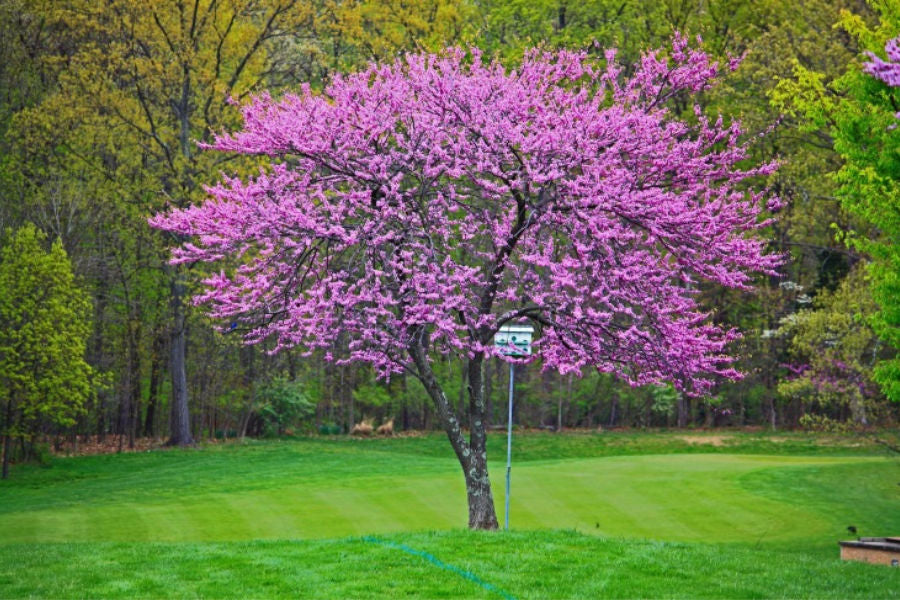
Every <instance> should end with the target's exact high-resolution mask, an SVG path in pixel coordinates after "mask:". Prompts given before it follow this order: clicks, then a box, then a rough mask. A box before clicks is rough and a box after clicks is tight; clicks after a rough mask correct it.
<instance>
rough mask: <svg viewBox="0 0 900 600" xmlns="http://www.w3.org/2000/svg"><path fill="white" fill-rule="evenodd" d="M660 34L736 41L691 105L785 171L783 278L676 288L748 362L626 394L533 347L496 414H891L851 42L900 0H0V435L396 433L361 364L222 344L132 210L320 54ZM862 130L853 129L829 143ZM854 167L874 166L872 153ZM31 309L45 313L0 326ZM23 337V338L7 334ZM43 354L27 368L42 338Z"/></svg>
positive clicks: (167, 242)
mask: <svg viewBox="0 0 900 600" xmlns="http://www.w3.org/2000/svg"><path fill="white" fill-rule="evenodd" d="M675 31H680V32H683V33H685V34H688V35H689V36H691V37H693V36H701V37H702V40H703V42H702V45H703V47H704V48H705V49H706V50H708V51H709V52H711V53H713V54H714V55H716V56H718V57H721V60H722V61H725V62H727V61H728V60H730V59H731V58H733V57H742V58H743V60H742V62H741V64H740V66H739V67H738V68H737V69H736V70H735V71H734V72H732V73H730V74H729V75H728V76H727V77H726V79H725V81H724V82H723V83H722V84H721V85H719V86H718V87H716V88H714V89H712V90H710V91H706V92H704V93H703V95H702V96H701V97H700V98H701V102H702V104H703V106H704V108H705V110H706V111H707V113H709V114H710V115H715V114H717V113H722V114H723V115H724V116H725V118H726V119H730V118H736V119H740V120H741V121H742V123H743V124H744V128H745V130H746V131H747V132H749V134H750V135H753V136H754V137H757V138H758V142H757V143H755V145H754V146H753V151H754V153H755V156H754V157H753V160H754V162H756V163H760V162H764V161H767V160H771V159H773V158H775V159H777V160H779V161H780V163H781V165H782V166H781V168H780V169H779V170H778V171H777V173H776V174H775V175H773V176H771V178H770V181H768V182H767V184H768V185H769V186H770V187H771V188H772V189H773V190H774V191H775V193H777V194H778V195H779V196H780V197H781V198H783V199H784V200H786V204H785V207H784V208H783V209H781V211H780V213H779V214H778V220H777V222H776V223H775V225H773V226H772V227H771V231H770V232H768V233H769V237H770V238H771V239H772V240H773V242H772V243H773V245H774V247H775V249H777V250H778V251H780V252H783V253H785V254H786V255H787V256H788V260H787V261H786V262H785V264H784V266H783V267H782V273H781V276H780V277H770V278H765V279H763V280H760V281H759V282H758V284H757V291H756V292H755V293H746V292H738V291H734V290H725V289H721V288H710V289H703V290H701V292H700V293H701V294H702V297H703V305H704V306H705V307H707V308H708V309H709V310H710V311H711V312H712V314H713V319H714V320H715V321H716V322H718V323H728V324H732V325H734V326H736V327H738V328H740V329H741V330H742V331H743V332H744V337H743V339H741V340H740V341H739V342H737V343H736V344H735V347H734V348H733V351H732V352H733V354H734V355H735V356H738V357H739V361H738V363H737V367H738V369H739V370H741V371H742V372H744V373H745V377H744V378H743V380H741V381H739V382H723V383H722V384H721V385H720V386H719V387H718V389H717V391H716V394H715V395H713V396H710V397H706V398H699V399H697V398H689V397H686V396H683V395H681V394H679V393H677V392H676V391H675V390H674V389H673V388H668V387H646V388H630V387H628V386H627V385H624V384H621V383H619V382H617V381H616V380H614V379H613V378H612V377H611V376H608V375H603V374H597V373H588V372H585V373H584V374H583V376H582V377H576V376H572V375H565V376H560V375H558V374H555V373H550V372H548V373H542V372H541V369H540V364H539V363H532V364H530V365H528V366H527V367H522V368H518V369H517V380H516V386H517V398H519V399H520V402H519V405H518V406H517V410H516V416H515V421H516V423H517V424H519V425H523V426H530V427H544V428H567V427H568V428H571V427H582V428H596V427H598V426H601V427H604V428H607V427H713V426H715V427H721V426H749V425H757V426H760V425H762V426H767V427H773V428H794V427H809V428H822V427H826V428H838V427H862V426H873V425H886V426H889V425H892V424H894V423H896V420H897V418H898V414H900V413H898V408H897V405H896V404H894V403H892V402H891V401H890V400H889V399H888V396H891V395H894V394H893V393H892V390H893V388H892V383H891V382H892V381H893V380H894V379H896V378H893V377H892V373H893V371H892V369H894V368H895V367H893V364H894V363H893V362H892V360H893V358H894V354H895V351H894V350H893V348H892V343H893V340H892V337H891V329H890V319H891V312H890V307H891V298H892V296H891V293H890V285H886V284H884V281H885V277H884V270H885V269H889V267H890V264H891V263H890V260H891V257H892V254H891V248H892V246H891V239H892V235H891V234H892V231H893V230H892V229H891V226H892V225H893V226H896V225H895V224H893V222H892V220H891V219H887V220H881V221H879V219H877V218H873V214H874V215H878V214H886V213H885V212H884V209H885V206H883V205H878V203H877V202H875V201H872V200H871V199H872V198H873V197H875V196H878V194H879V191H878V189H876V187H877V186H876V187H873V185H874V184H872V182H873V181H875V179H873V177H871V176H868V175H866V173H868V171H867V170H866V169H867V166H866V165H867V163H866V161H869V162H870V163H872V164H875V163H877V161H878V160H879V158H878V157H879V156H882V155H884V153H885V148H887V149H889V150H891V151H892V152H888V154H891V155H895V154H896V152H893V150H894V146H892V145H890V144H891V140H892V139H893V138H892V136H891V135H890V132H891V131H892V129H891V124H890V121H889V120H885V119H886V118H892V116H893V112H896V111H897V110H898V107H897V106H893V105H892V103H893V102H894V100H893V97H892V96H890V94H889V93H887V92H886V91H885V90H887V88H886V86H884V85H883V84H881V83H880V82H877V81H874V80H872V81H866V82H863V81H861V80H860V78H859V77H860V76H859V73H860V72H861V68H860V65H861V63H862V61H863V60H865V59H866V58H865V54H864V51H866V50H871V51H875V52H878V53H880V52H881V49H882V48H883V46H884V42H885V41H886V40H887V39H889V38H890V37H893V36H894V35H896V33H897V32H898V31H900V3H897V2H894V1H885V2H873V3H865V2H862V1H855V0H790V1H788V2H784V1H781V0H753V1H751V0H644V1H636V0H581V1H578V2H574V1H568V0H368V1H353V0H345V1H342V0H141V1H138V0H103V1H96V0H2V1H0V57H2V59H0V230H2V231H4V232H5V233H4V234H3V238H2V249H3V252H2V254H0V329H2V330H3V331H4V333H3V334H0V337H2V339H0V357H2V363H0V364H2V369H0V401H2V402H3V405H2V406H0V409H2V410H0V431H2V432H3V433H4V439H5V443H6V449H7V450H6V452H5V453H4V454H5V456H7V457H8V456H9V455H10V454H12V455H13V456H20V457H21V456H22V455H23V454H24V455H27V454H29V453H32V452H34V448H35V442H37V441H42V442H43V441H46V442H48V443H53V442H56V443H63V442H64V441H67V442H76V441H78V439H81V440H82V441H85V440H87V439H88V438H87V436H99V437H100V438H104V437H108V436H117V437H116V438H115V440H116V442H117V443H118V444H119V447H120V448H122V447H127V446H133V445H134V443H135V439H137V438H140V437H153V438H159V439H166V440H170V441H171V442H172V443H176V444H186V443H191V442H192V441H193V440H197V439H205V438H213V437H216V438H221V437H235V436H243V435H283V434H289V433H291V432H292V431H298V432H299V431H318V432H320V433H329V434H336V433H341V432H348V431H349V430H350V428H351V427H352V426H353V424H354V423H357V422H359V421H360V420H362V419H373V420H374V421H375V422H376V423H380V422H383V421H386V420H388V419H391V418H393V419H394V420H395V421H394V423H395V428H396V429H399V430H405V429H428V428H431V427H432V426H433V425H436V423H435V418H434V415H433V408H432V407H430V401H429V400H428V397H427V395H426V394H425V392H424V390H423V389H422V388H421V386H420V384H419V383H418V382H417V381H416V380H414V379H412V378H404V377H394V378H392V379H391V381H390V382H388V383H385V382H381V381H376V379H375V377H374V374H373V372H372V371H371V370H370V368H369V367H367V366H352V365H335V364H334V363H331V362H326V361H324V360H323V359H322V357H321V356H318V355H316V354H313V355H312V356H301V354H300V353H299V352H295V351H285V352H281V353H279V354H277V355H270V354H268V353H267V348H266V347H265V345H264V344H263V345H258V346H244V345H242V344H241V339H240V333H239V332H229V331H228V327H227V324H225V331H226V332H225V333H222V332H221V331H220V329H221V327H222V325H223V324H222V323H212V322H210V321H209V320H208V319H206V318H205V317H204V316H203V315H202V314H201V312H200V311H199V310H196V309H193V308H192V307H191V306H190V302H189V297H190V296H191V295H192V288H193V287H194V286H196V284H197V281H198V280H199V279H201V278H202V272H201V271H202V268H203V267H201V266H197V267H193V268H184V267H174V266H170V265H168V263H167V258H168V255H169V248H170V247H171V246H173V245H174V244H176V243H178V242H180V241H181V240H178V239H176V238H175V237H173V236H172V235H170V234H165V233H162V232H160V231H157V230H153V229H151V228H150V227H149V226H148V224H147V218H148V217H149V216H150V215H152V214H154V213H155V212H157V211H160V210H163V209H165V208H166V207H183V206H186V205H189V204H191V203H195V202H197V201H198V200H199V199H200V198H202V197H203V195H204V185H206V184H210V183H213V182H214V181H216V180H217V178H218V177H219V175H220V173H222V172H226V173H239V174H240V173H246V172H247V171H248V170H251V169H255V168H256V167H257V165H256V164H254V162H253V159H252V158H247V157H235V156H229V155H224V154H222V153H216V152H204V151H203V150H201V149H200V148H199V147H198V145H197V142H207V141H210V139H211V136H212V134H214V133H216V132H220V131H222V130H231V129H234V128H236V127H237V126H238V125H239V123H240V120H239V111H238V108H237V106H238V105H240V103H242V102H245V101H246V100H247V99H248V98H249V97H250V96H251V95H252V94H254V93H256V92H261V91H263V90H271V91H272V92H273V93H274V94H277V93H279V92H280V91H283V90H289V89H292V88H297V87H298V86H300V85H301V84H302V83H305V82H309V84H310V85H311V86H312V87H313V88H319V87H321V86H322V85H323V82H324V81H326V80H327V79H328V78H329V77H331V76H332V75H333V74H334V73H336V72H346V71H350V70H353V69H356V68H359V67H360V66H363V65H365V64H366V63H367V62H370V61H376V60H383V59H389V58H391V57H393V56H395V55H397V54H398V53H401V52H403V51H407V50H416V49H421V48H424V49H428V50H438V49H440V48H442V47H445V46H447V45H462V46H477V47H479V48H481V49H482V50H484V52H485V53H486V54H487V55H489V56H495V57H496V58H498V59H499V60H501V61H503V62H504V63H506V64H510V65H514V64H515V63H516V61H517V60H519V59H520V58H521V56H522V52H523V50H524V49H525V48H528V47H531V46H533V45H543V46H546V47H551V48H557V47H567V48H574V49H580V50H584V51H587V52H588V53H591V54H595V55H596V56H597V57H598V58H602V57H603V51H604V49H605V48H608V47H616V48H618V56H619V59H620V60H621V61H622V62H623V63H633V62H634V61H636V60H638V59H639V57H640V54H641V52H642V51H644V50H647V49H651V48H657V47H663V46H666V45H667V44H668V43H669V41H670V40H671V38H672V35H673V32H675ZM867 86H868V87H867ZM870 101H871V102H870ZM866 102H870V104H866ZM879 103H880V104H879ZM870 105H871V106H874V107H875V108H871V109H865V108H861V107H866V106H870ZM674 109H675V110H682V111H687V110H690V107H689V105H688V104H687V103H686V102H685V104H684V105H683V106H680V107H679V106H675V108H674ZM876 109H877V110H876ZM891 109H892V110H891ZM884 115H887V117H885V116H884ZM872 131H876V132H880V133H879V135H881V138H878V137H874V138H873V137H872V135H871V132H872ZM859 139H862V140H863V141H864V142H865V143H864V144H863V145H865V144H870V146H869V147H867V148H866V149H865V151H862V150H860V151H859V152H856V153H855V154H854V153H853V152H852V151H851V150H850V148H859V147H860V145H859V144H856V145H854V143H853V142H854V140H857V141H858V140H859ZM893 144H896V141H893ZM867 153H868V154H867ZM892 160H893V159H892ZM875 168H876V170H879V169H880V171H879V172H882V171H884V170H885V169H886V170H887V171H888V173H889V174H890V169H895V168H896V166H895V165H893V164H892V163H891V164H890V165H884V164H876V165H875ZM894 173H897V171H894ZM867 182H868V183H867ZM870 184H871V185H870ZM887 197H888V198H892V196H890V194H887ZM879 211H881V212H879ZM888 212H889V213H890V214H893V212H895V210H893V211H888ZM887 221H890V222H887ZM893 237H894V238H895V237H896V236H893ZM885 265H888V266H885ZM879 269H881V271H879ZM23 272H28V273H29V274H32V275H33V276H34V280H35V281H37V282H38V283H37V284H35V285H36V286H37V289H44V290H58V291H59V294H50V293H49V292H48V297H50V296H52V297H54V298H57V296H58V300H55V301H53V302H47V301H44V300H41V299H37V300H34V301H33V302H26V301H25V299H24V296H23V295H22V294H24V292H22V290H19V291H18V292H17V289H18V288H17V287H16V285H19V284H20V282H19V283H16V282H18V281H19V280H18V279H17V277H16V274H17V273H18V274H20V273H23ZM873 279H875V280H877V281H880V282H882V284H881V285H874V286H873V284H872V280H873ZM41 319H43V321H41ZM37 322H44V323H50V324H51V325H52V327H50V328H49V329H47V330H46V331H38V330H36V329H34V328H32V329H29V330H28V331H26V330H25V329H23V328H22V327H20V326H19V325H20V324H21V323H37ZM17 324H19V325H17ZM23 332H24V333H23ZM17 336H18V337H17ZM32 347H33V348H37V349H41V350H43V351H42V352H38V351H37V350H35V351H34V352H32V354H29V352H31V351H30V350H29V351H26V350H23V348H24V349H27V348H32ZM48 348H52V349H53V352H50V354H51V355H52V356H55V357H56V358H54V359H53V360H52V361H51V362H52V364H48V363H47V361H46V358H42V357H45V356H46V355H47V354H48V352H46V350H47V349H48ZM10 349H16V350H15V351H12V350H10ZM331 352H332V353H333V354H335V355H339V354H340V352H341V347H340V346H339V345H336V347H335V348H333V349H332V350H331ZM439 372H440V375H441V376H442V378H443V380H444V382H445V383H446V387H445V389H446V390H447V391H448V395H450V396H451V397H454V398H457V399H458V402H459V403H463V402H464V401H465V399H464V383H463V381H464V380H463V377H464V375H463V369H462V367H461V365H460V364H458V363H455V362H443V363H441V364H440V365H439ZM73 373H74V375H73ZM507 377H508V369H507V367H506V366H505V365H504V364H502V363H500V362H494V363H491V364H489V365H488V367H487V373H486V386H487V390H486V393H487V397H488V399H489V405H488V414H489V418H490V421H491V424H492V425H502V424H504V423H505V408H506V404H505V402H506V385H507ZM36 382H39V385H38V383H36ZM454 382H456V383H455V384H454ZM886 393H887V395H886Z"/></svg>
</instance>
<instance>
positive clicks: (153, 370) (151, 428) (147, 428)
mask: <svg viewBox="0 0 900 600" xmlns="http://www.w3.org/2000/svg"><path fill="white" fill-rule="evenodd" d="M162 346H163V336H162V335H161V334H160V333H154V335H153V347H152V350H151V352H152V356H151V357H150V391H149V393H148V394H147V415H146V417H145V418H144V435H145V436H147V437H153V436H154V435H156V426H155V422H156V421H155V419H156V403H157V398H158V396H159V376H160V364H159V358H160V354H161V353H162V351H163V348H162Z"/></svg>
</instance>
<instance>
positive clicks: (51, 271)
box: [0, 224, 94, 437]
mask: <svg viewBox="0 0 900 600" xmlns="http://www.w3.org/2000/svg"><path fill="white" fill-rule="evenodd" d="M90 311H91V305H90V300H89V299H88V296H87V294H86V293H85V292H84V291H83V290H81V289H80V288H79V287H78V286H77V285H76V282H75V278H74V276H73V274H72V270H71V267H70V265H69V259H68V257H67V256H66V252H65V250H64V249H63V247H62V244H61V243H60V242H59V241H56V242H55V243H54V244H53V245H52V246H51V247H50V250H49V251H46V250H44V236H43V235H42V234H41V233H40V232H39V231H38V230H37V228H35V227H34V226H33V225H31V224H27V225H25V226H24V227H22V228H21V229H19V230H18V231H15V232H13V231H8V232H7V240H6V242H5V243H4V245H3V247H2V249H0V407H2V414H0V423H2V424H3V427H2V433H3V434H4V435H7V436H13V437H19V436H26V437H27V436H29V435H30V434H31V433H32V432H33V431H35V430H36V429H37V428H38V427H39V426H40V425H42V424H57V425H63V426H66V425H71V424H73V423H74V419H75V417H76V416H77V415H78V414H79V413H80V412H81V411H82V410H83V406H84V403H85V401H86V400H88V399H89V398H90V396H91V393H92V377H93V374H94V372H93V370H92V369H91V367H90V366H89V365H88V364H87V363H86V362H85V360H84V354H85V346H86V343H87V339H88V337H89V335H90V332H91V322H90Z"/></svg>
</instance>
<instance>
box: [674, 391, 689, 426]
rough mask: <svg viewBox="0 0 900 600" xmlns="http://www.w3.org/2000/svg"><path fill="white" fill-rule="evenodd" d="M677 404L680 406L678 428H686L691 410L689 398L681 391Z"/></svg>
mask: <svg viewBox="0 0 900 600" xmlns="http://www.w3.org/2000/svg"><path fill="white" fill-rule="evenodd" d="M677 406H678V428H679V429H684V428H685V427H687V424H688V410H689V405H688V399H687V397H686V396H685V395H684V394H681V393H679V394H678V400H677Z"/></svg>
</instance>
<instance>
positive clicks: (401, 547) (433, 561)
mask: <svg viewBox="0 0 900 600" xmlns="http://www.w3.org/2000/svg"><path fill="white" fill-rule="evenodd" d="M362 540H363V541H366V542H369V543H371V544H378V545H380V546H385V547H386V548H391V549H393V550H400V551H402V552H406V553H407V554H411V555H412V556H418V557H419V558H424V559H425V560H427V561H428V562H430V563H431V564H433V565H435V566H436V567H438V568H440V569H443V570H445V571H450V572H451V573H455V574H456V575H459V576H460V577H462V578H464V579H467V580H468V581H471V582H472V583H475V584H477V585H480V586H481V587H482V588H483V589H485V590H487V591H489V592H493V593H495V594H499V595H501V596H503V597H504V598H506V600H515V597H514V596H512V595H510V594H509V593H507V592H506V591H504V590H502V589H500V588H498V587H497V586H495V585H492V584H490V583H488V582H487V581H484V580H483V579H481V578H480V577H478V575H476V574H475V573H472V572H471V571H466V570H465V569H460V568H459V567H456V566H454V565H448V564H447V563H445V562H444V561H442V560H441V559H439V558H438V557H436V556H435V555H433V554H429V553H428V552H425V551H423V550H416V549H415V548H410V547H409V546H407V545H406V544H398V543H396V542H391V541H389V540H382V539H379V538H376V537H372V536H370V535H367V536H364V537H363V538H362Z"/></svg>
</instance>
